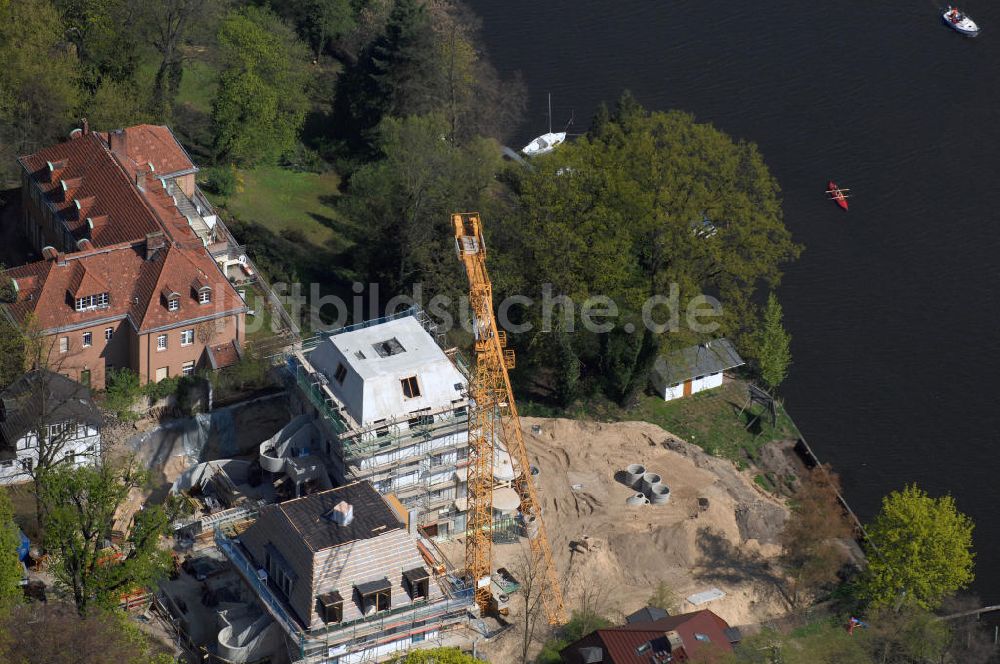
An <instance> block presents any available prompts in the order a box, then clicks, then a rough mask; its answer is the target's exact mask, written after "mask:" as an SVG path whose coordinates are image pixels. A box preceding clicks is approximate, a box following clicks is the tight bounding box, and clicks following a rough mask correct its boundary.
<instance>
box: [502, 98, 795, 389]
mask: <svg viewBox="0 0 1000 664" xmlns="http://www.w3.org/2000/svg"><path fill="white" fill-rule="evenodd" d="M532 166H533V167H532V168H531V169H521V168H512V169H510V170H509V171H507V178H508V180H509V182H510V184H511V187H512V190H513V199H512V201H511V205H510V209H509V210H507V211H505V214H502V215H499V216H498V217H497V218H496V219H494V221H493V229H492V230H491V231H490V233H491V237H490V238H488V239H489V240H490V242H491V246H492V248H493V251H494V253H493V256H494V259H493V260H494V263H495V264H496V265H497V266H498V268H499V271H500V272H505V273H507V274H509V275H513V278H511V279H510V280H509V281H508V282H507V283H503V284H499V288H500V290H501V291H502V292H501V294H502V295H507V294H513V293H518V294H521V295H527V296H529V297H532V298H533V299H534V300H535V301H536V302H538V301H540V300H541V299H542V294H541V292H540V291H541V290H542V288H543V285H547V286H545V287H548V288H550V289H551V291H550V292H551V295H552V296H553V297H558V296H567V297H569V298H571V299H572V300H573V302H575V303H576V304H577V306H578V307H579V306H580V305H581V304H582V303H583V302H584V301H585V300H586V299H587V298H589V297H592V296H606V297H608V298H610V299H611V300H612V301H613V302H614V303H615V304H616V306H617V309H618V312H619V317H618V319H619V321H634V320H639V319H640V318H641V316H640V313H642V312H643V308H644V306H648V305H649V304H650V303H655V300H652V298H654V297H657V298H665V299H667V300H668V301H669V300H671V299H674V298H673V297H668V294H671V296H672V294H673V293H674V292H676V306H657V307H653V309H652V312H651V313H652V314H653V315H652V319H653V320H652V322H653V323H654V324H656V323H659V324H664V323H667V322H668V321H670V319H671V316H670V314H671V313H674V314H676V315H677V318H678V321H677V322H679V323H681V324H684V323H686V322H687V321H686V318H687V317H686V316H685V315H684V313H685V312H686V311H687V310H688V307H689V305H690V304H691V303H692V302H695V303H696V302H697V300H695V298H696V297H698V296H701V295H702V294H703V293H711V294H712V295H713V296H715V297H717V299H718V300H719V301H720V302H721V305H722V310H721V316H719V317H717V318H715V319H712V320H711V321H710V322H717V323H718V324H719V329H718V330H717V331H715V332H713V333H712V334H713V335H716V336H717V335H720V334H729V335H735V336H739V335H741V334H743V333H746V332H748V331H750V330H752V329H753V328H755V327H756V323H755V318H756V317H755V315H754V313H755V310H754V304H753V300H754V295H755V293H756V291H757V288H758V287H759V286H761V285H765V286H773V285H774V284H776V283H778V281H779V280H780V277H781V271H780V268H781V266H782V264H783V263H785V262H787V261H789V260H791V259H793V258H795V257H796V256H797V255H798V253H799V247H798V246H797V245H795V244H794V243H793V242H792V241H791V236H790V234H789V232H788V230H787V229H786V228H785V226H784V224H783V222H782V215H781V206H780V202H779V200H778V185H777V182H776V181H775V179H774V178H773V177H772V176H771V174H770V172H769V171H768V169H767V166H766V165H765V164H764V161H763V159H762V157H761V155H760V153H759V152H758V150H757V148H756V146H754V145H753V144H751V143H746V142H743V141H739V142H735V141H733V140H732V139H731V138H730V137H729V136H727V135H726V134H724V133H723V132H721V131H719V130H717V129H715V128H714V127H712V126H711V125H708V124H699V123H696V122H695V121H694V118H693V117H692V116H690V115H688V114H685V113H681V112H677V111H671V112H654V113H649V112H647V111H645V110H644V109H643V108H642V107H641V106H639V105H638V103H637V102H635V100H634V99H633V98H632V97H631V96H629V95H625V96H623V98H622V100H621V101H620V102H619V104H618V108H617V109H616V111H615V113H614V114H610V115H609V117H608V118H607V119H606V120H604V121H602V123H601V124H600V125H599V126H598V127H597V128H596V129H595V130H594V131H593V132H591V133H590V134H588V135H587V136H585V137H582V138H581V139H579V140H577V141H574V142H573V143H571V144H566V145H563V146H561V147H560V148H559V149H558V150H556V151H554V152H553V153H552V154H550V155H546V156H545V157H544V158H541V159H537V160H534V161H533V162H532ZM661 301H662V300H661ZM540 309H541V308H540V307H534V308H533V309H532V310H531V313H530V315H529V320H530V321H531V322H533V323H534V324H535V325H534V330H533V331H532V332H530V333H528V334H526V335H525V336H526V337H527V338H526V339H525V340H519V339H514V342H515V344H516V345H518V346H521V347H536V346H539V344H538V342H537V339H538V335H539V334H546V333H547V332H546V331H545V329H544V328H543V327H542V326H541V322H542V321H541V311H540ZM670 309H673V311H670ZM633 325H634V324H633ZM635 329H636V330H638V331H640V332H644V331H645V330H647V329H649V328H648V327H647V326H645V325H643V326H642V327H641V328H640V327H636V328H635ZM624 331H625V334H633V333H629V332H628V328H625V329H624ZM671 331H672V332H673V331H674V330H671ZM679 333H680V334H688V335H691V338H690V339H686V341H687V343H688V344H690V343H694V342H696V341H699V340H701V339H703V337H701V338H699V337H697V336H695V335H697V334H702V332H701V331H700V330H699V329H697V328H695V327H694V326H691V327H688V326H686V325H684V326H683V327H682V329H680V330H679ZM596 334H600V335H605V336H606V337H607V338H606V339H602V340H601V341H600V343H598V344H594V343H593V340H592V339H589V338H588V336H589V335H587V334H582V333H577V334H574V335H573V338H574V346H575V348H576V350H577V356H578V357H579V359H580V361H581V363H582V365H583V366H584V367H586V368H587V369H588V374H589V375H585V376H584V379H587V378H588V377H589V378H591V379H594V380H596V381H599V382H601V383H602V384H604V385H605V387H606V390H607V391H608V392H609V394H608V396H610V397H611V398H613V399H615V400H617V401H620V402H627V400H628V396H629V395H628V392H629V391H631V390H632V389H633V387H632V386H634V385H635V384H636V383H638V384H639V386H640V387H642V386H643V385H642V383H643V380H642V379H643V377H644V376H645V373H646V371H645V367H644V366H643V364H644V362H647V361H648V360H649V356H648V354H647V353H641V352H639V351H638V349H639V348H640V347H641V346H643V345H645V346H646V347H647V348H656V347H657V346H659V345H660V344H658V343H652V340H651V339H646V340H641V339H640V338H639V337H640V335H638V334H633V338H631V339H628V338H626V337H624V336H623V333H622V331H621V330H619V329H615V330H614V331H612V332H600V333H596ZM542 347H544V345H543V346H542ZM604 350H611V351H613V353H612V355H611V356H602V355H601V352H603V351H604ZM530 361H531V360H530V359H529V362H530ZM609 362H611V363H612V366H611V368H613V374H611V375H609V374H608V369H609V365H608V363H609ZM609 378H613V380H612V381H610V382H609V381H608V379H609ZM630 384H631V385H630Z"/></svg>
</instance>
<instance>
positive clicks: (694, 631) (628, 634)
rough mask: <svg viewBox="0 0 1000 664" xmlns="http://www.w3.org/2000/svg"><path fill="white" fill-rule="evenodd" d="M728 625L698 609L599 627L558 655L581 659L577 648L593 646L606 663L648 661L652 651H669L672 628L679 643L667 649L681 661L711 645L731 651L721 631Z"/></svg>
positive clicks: (629, 663)
mask: <svg viewBox="0 0 1000 664" xmlns="http://www.w3.org/2000/svg"><path fill="white" fill-rule="evenodd" d="M728 627H729V624H728V623H726V621H725V620H723V619H722V618H720V617H719V616H717V615H715V614H714V613H713V612H711V611H709V610H708V609H702V610H701V611H695V612H693V613H684V614H681V615H677V616H669V617H667V618H660V619H659V620H655V621H653V622H641V623H632V624H628V625H623V626H621V627H610V628H608V629H599V630H596V631H594V632H592V633H591V634H588V635H587V636H585V637H583V638H582V639H580V640H579V641H577V642H575V643H572V644H570V645H569V646H567V647H566V648H564V649H563V650H562V651H561V655H562V656H563V660H564V661H566V662H578V661H582V658H580V657H579V648H581V647H587V646H592V647H593V646H596V647H602V648H603V649H604V650H605V652H606V655H605V657H604V662H605V663H606V664H650V662H651V661H653V660H652V656H653V654H654V653H655V652H657V651H667V652H669V651H670V646H669V643H668V641H667V638H666V633H667V632H670V631H674V632H677V634H678V635H679V636H680V638H681V641H682V642H683V646H682V647H681V648H678V649H675V650H674V651H673V652H671V654H672V655H673V656H674V660H673V661H674V662H684V661H685V660H687V659H688V658H689V657H692V656H694V655H695V654H697V653H699V652H702V651H704V650H707V649H708V648H712V647H714V648H715V649H716V650H719V651H722V652H732V650H733V647H732V645H730V643H729V639H728V638H727V637H726V633H725V630H726V629H727V628H728ZM696 635H702V637H703V638H701V639H699V638H698V637H697V636H696ZM706 639H707V640H706ZM647 643H649V644H651V648H650V649H649V650H644V651H643V652H642V653H639V652H638V649H639V648H640V647H642V646H643V645H645V644H647Z"/></svg>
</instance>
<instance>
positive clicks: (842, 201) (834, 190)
mask: <svg viewBox="0 0 1000 664" xmlns="http://www.w3.org/2000/svg"><path fill="white" fill-rule="evenodd" d="M849 191H850V189H841V188H840V187H838V186H837V183H836V182H834V181H833V180H830V181H829V182H827V183H826V193H828V194H830V200H834V201H837V205H839V206H840V207H842V208H844V209H845V210H846V209H847V197H848V194H847V192H849Z"/></svg>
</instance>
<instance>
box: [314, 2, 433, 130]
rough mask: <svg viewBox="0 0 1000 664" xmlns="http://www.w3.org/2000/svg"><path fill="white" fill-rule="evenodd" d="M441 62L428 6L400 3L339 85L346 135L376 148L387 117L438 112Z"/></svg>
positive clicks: (338, 108) (339, 114)
mask: <svg viewBox="0 0 1000 664" xmlns="http://www.w3.org/2000/svg"><path fill="white" fill-rule="evenodd" d="M435 57H436V53H435V49H434V33H433V30H432V27H431V23H430V17H429V15H428V12H427V7H426V5H425V4H424V3H422V2H419V0H397V1H396V2H395V4H394V5H393V8H392V12H391V13H390V14H389V20H388V23H387V24H386V28H385V32H384V33H383V34H382V35H381V36H380V37H379V38H378V39H376V40H375V41H374V42H372V43H371V44H369V45H368V46H367V47H365V49H364V50H363V51H362V53H361V55H360V57H359V58H358V62H357V63H356V64H354V65H350V66H348V67H347V69H345V71H344V73H343V74H342V75H341V77H340V79H339V80H338V82H337V94H336V100H335V102H336V103H335V112H334V121H335V124H336V126H337V129H338V131H339V132H340V134H341V135H342V136H344V137H345V138H347V139H348V141H349V142H350V143H351V144H352V145H353V146H355V147H368V148H371V147H372V146H373V145H375V143H376V142H377V138H378V132H377V131H376V130H377V128H378V127H379V124H380V123H381V122H382V120H383V119H384V118H386V117H387V116H396V117H405V116H408V115H421V114H425V113H428V112H430V111H432V110H434V108H435V107H436V105H437V103H438V99H439V96H438V91H439V90H440V87H439V81H440V79H439V78H438V72H439V69H438V68H437V66H436V65H437V63H436V61H435ZM444 133H445V134H447V133H448V132H447V130H445V132H444Z"/></svg>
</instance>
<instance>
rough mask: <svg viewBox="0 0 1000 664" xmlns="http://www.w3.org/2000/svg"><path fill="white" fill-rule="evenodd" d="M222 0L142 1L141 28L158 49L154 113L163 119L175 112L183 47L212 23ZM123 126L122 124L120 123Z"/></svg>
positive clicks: (182, 69)
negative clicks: (193, 35)
mask: <svg viewBox="0 0 1000 664" xmlns="http://www.w3.org/2000/svg"><path fill="white" fill-rule="evenodd" d="M219 6H220V5H219V2H218V0H159V1H158V2H140V3H139V12H140V13H139V18H138V22H139V27H140V30H141V33H142V34H143V35H144V36H145V37H146V39H147V41H148V42H149V43H150V44H152V46H153V48H154V49H156V53H157V55H158V56H159V60H160V62H159V65H158V66H157V69H156V76H155V77H154V79H153V93H152V109H151V110H152V112H153V114H154V115H155V116H156V117H157V118H160V119H167V118H169V117H170V115H171V110H172V108H173V104H174V100H175V99H176V98H177V93H178V91H179V90H180V86H181V77H182V76H183V75H184V54H183V52H182V50H181V47H182V46H183V45H184V42H185V40H186V39H187V38H188V36H189V35H190V34H191V33H192V32H193V31H195V30H196V29H199V28H202V29H203V28H204V26H205V25H212V24H214V22H215V19H216V18H217V13H218V10H219ZM119 126H121V125H119Z"/></svg>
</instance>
